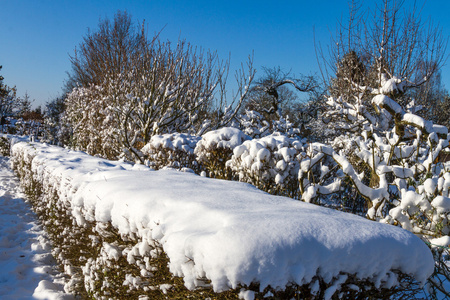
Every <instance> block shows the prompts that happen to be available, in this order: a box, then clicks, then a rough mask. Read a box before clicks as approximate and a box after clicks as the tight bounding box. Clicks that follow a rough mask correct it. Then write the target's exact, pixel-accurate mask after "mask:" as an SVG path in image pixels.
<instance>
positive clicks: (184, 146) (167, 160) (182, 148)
mask: <svg viewBox="0 0 450 300" xmlns="http://www.w3.org/2000/svg"><path fill="white" fill-rule="evenodd" d="M200 139H201V138H200V137H197V136H194V135H189V134H183V133H171V134H163V135H154V136H152V137H151V139H150V142H149V143H148V144H147V145H145V146H144V147H143V148H142V149H141V151H142V153H143V154H144V157H145V159H146V160H145V164H146V165H148V166H150V167H152V168H154V169H156V170H158V169H161V168H163V167H171V168H175V169H182V168H189V169H192V170H193V171H194V172H196V173H199V172H200V165H199V163H198V162H197V161H196V159H195V155H194V149H195V146H196V145H197V142H198V141H199V140H200Z"/></svg>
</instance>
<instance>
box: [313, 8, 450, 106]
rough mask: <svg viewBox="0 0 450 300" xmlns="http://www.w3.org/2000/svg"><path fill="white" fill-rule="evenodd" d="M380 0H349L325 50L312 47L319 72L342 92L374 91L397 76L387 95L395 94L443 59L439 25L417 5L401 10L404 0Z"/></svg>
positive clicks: (419, 80)
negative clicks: (367, 3)
mask: <svg viewBox="0 0 450 300" xmlns="http://www.w3.org/2000/svg"><path fill="white" fill-rule="evenodd" d="M379 3H380V5H376V7H375V9H374V10H367V11H365V12H362V11H361V6H362V5H361V3H359V2H358V1H357V0H353V1H351V3H350V14H349V18H348V23H347V25H344V23H343V22H341V23H340V24H339V26H338V29H337V33H336V35H335V37H332V40H331V46H330V47H329V48H328V53H327V55H326V54H325V53H324V51H323V49H322V48H321V47H320V45H319V46H318V47H316V49H317V53H318V57H319V59H320V61H321V63H320V64H321V69H322V74H323V76H324V78H325V80H326V81H327V82H329V83H331V84H330V85H331V86H332V89H333V92H335V93H338V94H339V95H340V96H347V97H349V98H350V97H354V96H355V94H360V93H368V94H378V93H380V89H381V88H382V86H383V85H384V83H385V82H386V81H389V80H395V84H396V86H397V87H398V89H396V90H395V91H392V92H391V94H390V95H389V96H391V97H392V98H393V99H395V98H398V97H399V96H402V95H403V94H404V93H405V92H406V91H407V90H409V89H411V88H417V87H419V86H421V85H423V84H424V83H426V82H427V81H429V80H431V79H432V78H433V76H435V75H436V73H437V71H438V70H439V69H440V67H441V66H442V64H443V63H444V61H445V58H446V56H445V50H446V46H447V40H446V39H445V38H444V37H443V36H442V31H441V29H440V28H439V27H437V26H434V24H433V23H432V22H431V21H427V22H423V21H422V20H421V18H420V10H419V9H418V8H417V7H416V6H415V5H414V6H413V7H412V8H411V10H404V9H403V6H404V5H405V1H403V0H382V1H379ZM349 90H351V91H353V93H349ZM384 92H387V91H384Z"/></svg>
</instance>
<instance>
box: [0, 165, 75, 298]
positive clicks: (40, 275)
mask: <svg viewBox="0 0 450 300" xmlns="http://www.w3.org/2000/svg"><path fill="white" fill-rule="evenodd" d="M24 199H25V195H24V194H22V193H21V192H20V188H19V182H18V180H17V178H16V177H15V176H14V174H13V172H12V171H11V170H10V168H9V159H8V158H6V157H2V156H0V220H1V221H0V253H1V255H0V270H1V273H0V298H1V299H55V300H56V299H73V296H72V295H70V294H66V293H65V292H64V290H63V284H64V280H63V279H62V278H61V277H60V276H58V273H59V272H58V271H57V269H56V265H55V260H54V259H53V257H52V255H51V253H50V252H51V245H50V242H49V241H48V240H47V239H46V238H45V233H44V231H43V229H42V227H41V226H40V224H39V221H37V217H36V215H35V214H34V213H33V212H32V211H31V208H30V205H29V204H28V203H26V202H25V200H24Z"/></svg>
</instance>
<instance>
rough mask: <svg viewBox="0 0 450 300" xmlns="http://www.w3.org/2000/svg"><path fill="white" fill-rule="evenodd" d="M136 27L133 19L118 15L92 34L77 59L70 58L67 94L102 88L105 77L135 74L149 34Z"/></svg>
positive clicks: (75, 57)
mask: <svg viewBox="0 0 450 300" xmlns="http://www.w3.org/2000/svg"><path fill="white" fill-rule="evenodd" d="M143 27H144V24H142V28H139V27H136V26H134V24H133V21H132V20H131V15H130V14H128V13H127V12H126V11H125V12H123V11H117V13H116V14H115V16H114V21H113V22H112V21H111V20H109V19H108V18H106V19H103V20H100V22H99V25H98V29H97V30H96V31H91V30H90V29H89V30H88V33H87V34H86V36H85V37H84V38H83V41H82V42H81V43H80V45H79V46H78V48H75V51H74V54H73V56H70V61H71V64H72V71H71V72H70V73H68V75H69V79H68V80H67V82H66V88H65V89H66V90H67V91H68V92H70V91H71V90H72V89H73V88H75V87H77V86H83V87H88V86H89V85H91V84H94V85H99V84H102V83H103V82H104V80H105V77H106V76H107V75H108V76H111V75H113V74H114V75H119V74H123V73H125V72H127V71H128V70H131V68H132V65H133V60H134V59H135V58H136V57H137V56H138V55H139V53H140V52H141V51H142V49H141V46H142V45H144V44H145V32H144V30H143Z"/></svg>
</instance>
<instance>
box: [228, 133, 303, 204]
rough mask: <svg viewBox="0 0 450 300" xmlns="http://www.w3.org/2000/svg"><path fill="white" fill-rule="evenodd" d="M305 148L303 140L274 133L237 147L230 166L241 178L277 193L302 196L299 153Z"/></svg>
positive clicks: (229, 163)
mask: <svg viewBox="0 0 450 300" xmlns="http://www.w3.org/2000/svg"><path fill="white" fill-rule="evenodd" d="M303 148H304V144H302V142H300V141H299V140H295V139H291V138H288V137H286V136H284V135H281V134H280V133H274V134H272V135H269V136H266V137H263V138H260V139H253V140H247V141H245V142H244V143H243V144H242V145H239V146H237V147H235V148H234V150H233V155H232V157H231V159H230V160H229V161H228V162H227V166H228V167H229V168H230V169H231V170H232V171H233V174H234V177H237V178H239V181H243V182H247V183H250V184H253V185H254V186H256V187H257V188H259V189H261V190H263V191H266V192H269V193H271V194H274V195H283V196H289V197H291V198H298V191H299V185H298V181H297V174H298V170H299V162H298V160H297V159H296V157H297V155H298V154H299V153H300V152H302V151H303Z"/></svg>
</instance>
